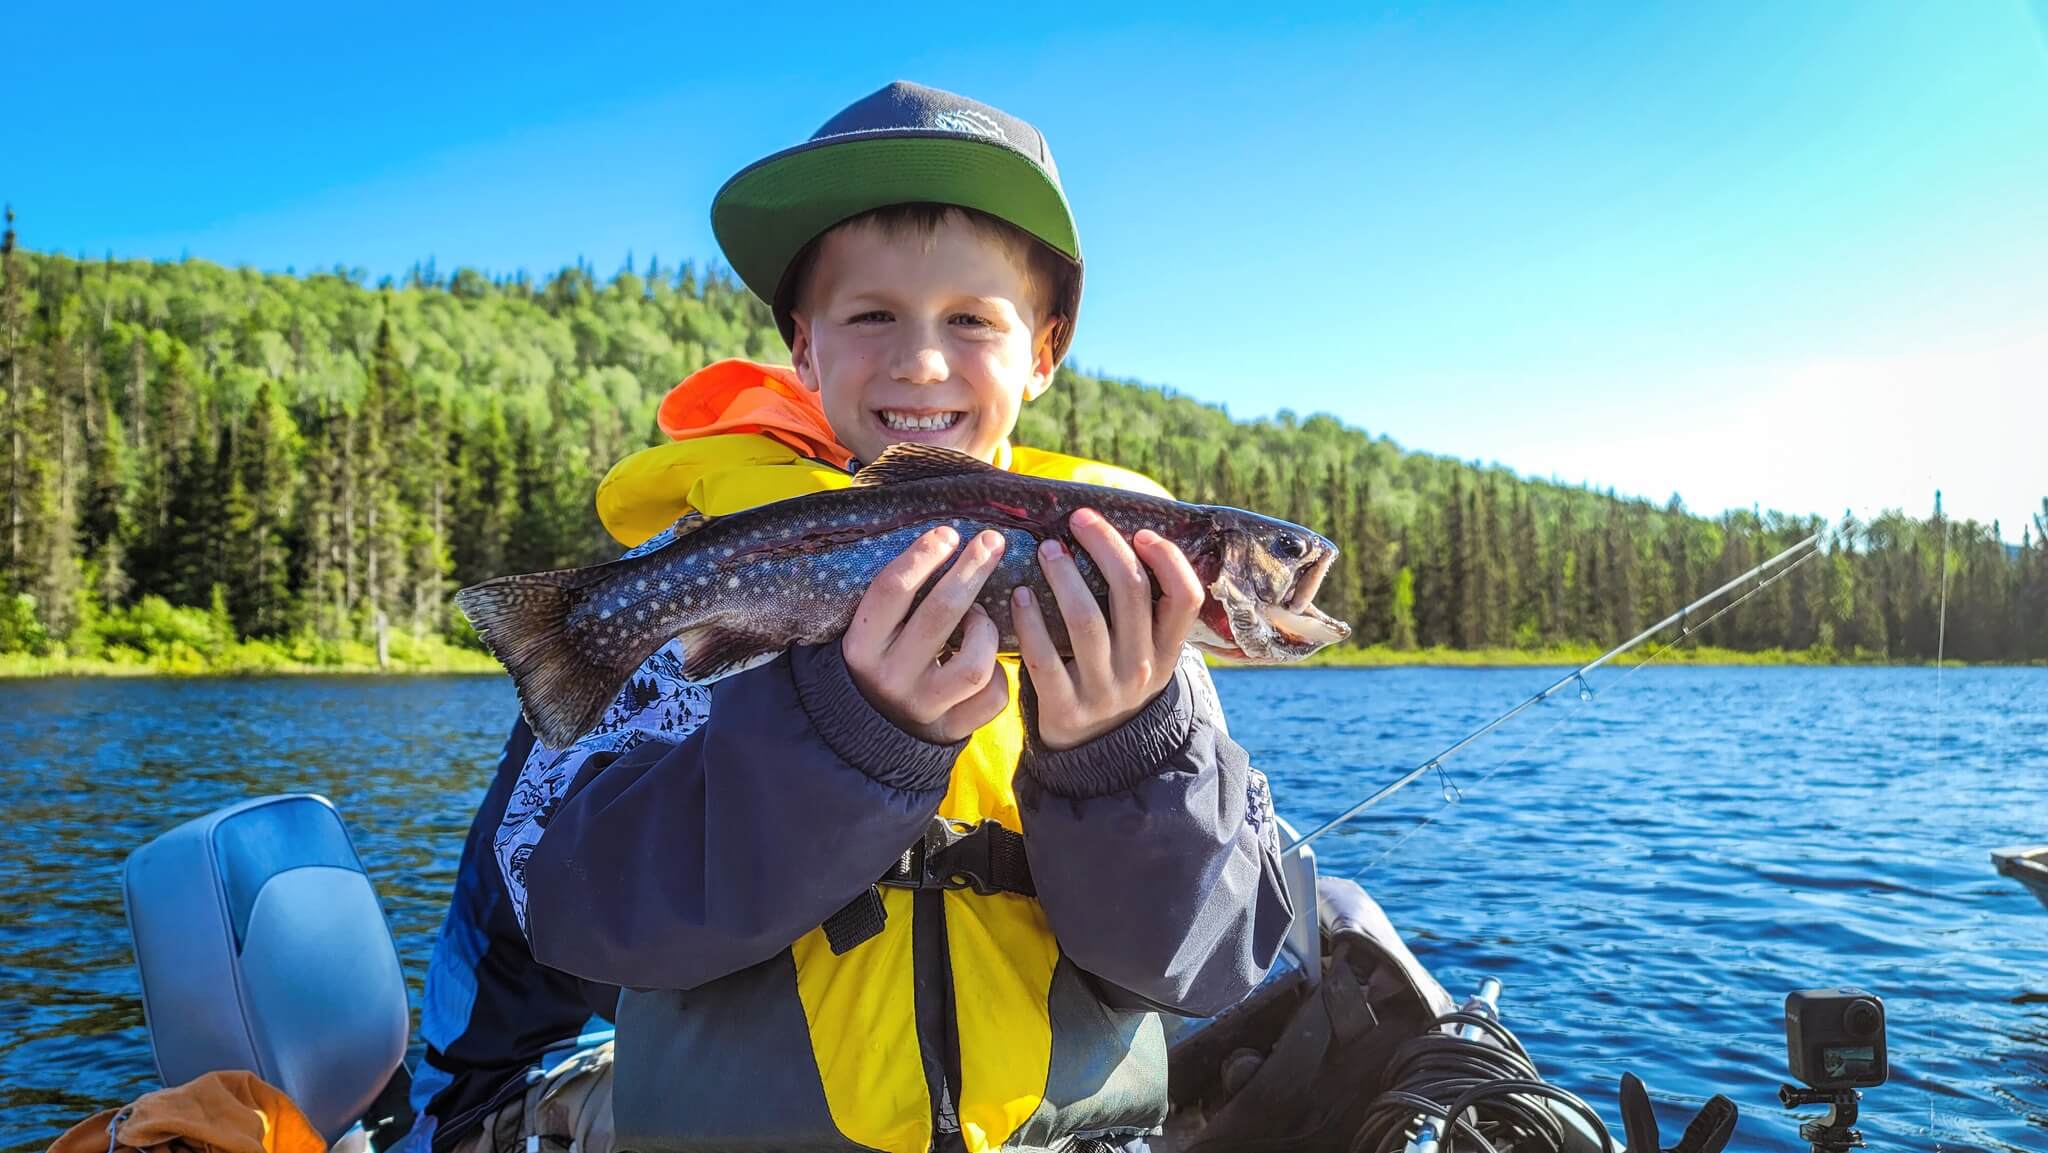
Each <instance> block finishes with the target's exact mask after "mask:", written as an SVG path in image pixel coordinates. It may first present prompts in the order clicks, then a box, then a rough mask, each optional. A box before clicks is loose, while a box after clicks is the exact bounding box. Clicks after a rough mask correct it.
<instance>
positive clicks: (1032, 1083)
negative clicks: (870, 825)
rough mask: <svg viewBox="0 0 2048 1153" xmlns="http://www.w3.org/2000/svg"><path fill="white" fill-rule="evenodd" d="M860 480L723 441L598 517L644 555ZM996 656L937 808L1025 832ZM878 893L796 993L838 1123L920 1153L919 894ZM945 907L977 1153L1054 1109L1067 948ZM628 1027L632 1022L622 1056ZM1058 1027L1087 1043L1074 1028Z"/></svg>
mask: <svg viewBox="0 0 2048 1153" xmlns="http://www.w3.org/2000/svg"><path fill="white" fill-rule="evenodd" d="M749 367H750V368H756V367H758V366H749ZM997 463H998V464H999V465H1001V466H1002V467H1005V468H1007V469H1008V470H1010V471H1012V472H1016V473H1020V474H1023V475H1026V476H1037V477H1047V478H1053V479H1060V480H1078V481H1084V482H1087V483H1090V484H1099V485H1107V486H1111V487H1115V488H1122V489H1128V490H1132V491H1137V492H1144V493H1149V494H1154V495H1161V496H1164V495H1166V493H1165V490H1164V489H1162V488H1161V487H1160V486H1159V485H1158V484H1156V483H1155V482H1153V481H1151V480H1149V479H1147V478H1146V477H1144V476H1141V475H1139V474H1137V473H1134V472H1131V471H1129V470H1127V469H1122V468H1118V467H1116V466H1114V465H1109V464H1103V463H1100V462H1097V461H1090V460H1084V459H1081V458H1078V457H1072V456H1066V455H1063V454H1060V453H1056V452H1047V451H1045V450H1042V449H1034V448H1026V447H1021V446H1018V447H1008V446H1006V447H1005V448H1004V449H1003V451H1002V452H1001V453H999V456H998V461H997ZM851 481H852V477H851V476H850V474H848V473H847V472H845V471H843V470H841V469H839V468H837V467H834V466H833V465H831V464H827V463H823V462H821V461H819V460H817V459H815V458H813V457H810V456H807V455H805V454H804V453H803V452H801V451H799V450H798V448H797V447H794V446H792V444H790V443H787V441H786V440H785V439H778V438H771V437H770V436H767V435H763V434H761V433H755V432H745V433H725V434H716V435H709V436H696V437H693V438H692V439H688V440H681V441H677V442H673V443H669V444H663V445H658V446H656V447H653V448H649V449H645V450H643V451H641V452H638V453H635V454H633V455H632V456H629V457H627V458H626V459H625V460H623V461H621V462H620V463H619V464H618V465H617V466H616V467H614V468H613V469H612V470H611V472H610V474H609V475H607V476H606V477H605V479H604V481H603V483H602V485H601V486H600V488H599V490H598V495H597V507H598V512H599V515H600V517H601V518H602V520H603V521H604V524H605V527H606V529H607V530H608V531H610V532H611V534H612V535H613V536H614V537H616V538H617V539H618V540H619V541H620V542H621V543H623V544H627V545H637V544H640V543H642V542H643V541H645V540H647V539H648V538H649V537H652V536H653V535H654V534H655V533H657V532H659V531H661V530H662V529H663V528H666V527H668V525H670V524H671V523H673V522H674V521H675V519H676V518H677V517H678V516H680V515H681V514H683V513H684V512H686V511H695V512H699V513H703V514H706V515H709V516H721V515H726V514H730V513H734V512H739V511H742V510H745V509H749V508H753V507H756V506H758V505H761V504H766V503H768V502H770V501H775V500H782V499H785V498H788V497H792V496H798V495H802V494H805V493H812V492H818V491H822V490H825V489H833V488H842V487H845V486H847V485H849V484H850V483H851ZM1000 660H1001V667H1002V672H1003V675H1004V676H1005V677H1006V678H1007V679H1008V680H1009V682H1010V705H1009V707H1008V708H1006V709H1005V710H1004V711H1003V713H1002V714H1001V715H1000V716H998V717H997V718H996V719H995V720H993V721H991V722H990V723H988V724H987V725H984V726H983V727H982V728H980V729H979V730H977V731H976V732H975V733H974V735H973V736H972V737H971V738H970V739H969V740H968V742H967V745H966V748H965V749H964V750H963V751H962V752H961V754H960V756H959V759H958V760H957V761H955V762H954V765H953V770H952V779H951V783H950V787H949V788H948V790H947V793H946V796H945V798H944V800H943V801H942V802H941V803H940V805H939V810H938V811H939V815H940V816H941V817H943V818H946V819H948V820H951V821H958V822H965V823H966V824H968V825H979V824H980V823H981V822H983V821H994V822H997V823H999V824H1001V825H1002V826H1003V827H1004V828H1007V829H1009V830H1011V831H1012V832H1016V833H1020V834H1021V833H1022V832H1023V826H1022V823H1021V821H1020V819H1019V816H1018V809H1017V798H1016V794H1015V792H1014V791H1013V787H1012V779H1013V777H1014V776H1015V774H1016V771H1017V761H1018V757H1019V756H1020V754H1021V753H1022V751H1023V747H1024V727H1023V719H1022V716H1021V715H1020V713H1019V711H1018V704H1017V702H1018V684H1017V676H1018V665H1017V661H1016V659H1015V658H1014V657H1008V656H1006V657H1002V658H1000ZM863 879H864V878H863ZM880 893H881V898H882V901H883V904H884V909H885V911H886V914H887V916H886V920H885V922H884V927H883V929H882V931H881V932H880V933H879V934H878V935H876V936H875V937H873V938H872V939H869V940H867V941H865V942H864V943H862V944H860V945H859V946H857V947H855V948H853V949H851V950H849V951H847V952H846V953H844V954H840V955H835V954H834V953H833V951H832V949H831V947H830V946H829V944H828V943H827V941H826V938H825V934H824V931H823V929H822V928H819V929H814V930H812V931H811V932H809V933H808V934H806V935H805V936H804V937H803V938H801V939H800V940H798V941H797V942H796V943H795V944H794V945H793V946H792V947H791V950H790V952H791V955H792V957H793V959H794V963H795V970H796V987H797V994H798V997H799V998H800V1000H801V1002H802V1006H803V1016H804V1020H805V1022H806V1024H807V1026H808V1032H809V1036H810V1045H811V1056H812V1057H813V1058H814V1059H815V1061H816V1064H817V1072H818V1078H819V1081H820V1083H821V1084H822V1088H823V1093H824V1100H825V1104H826V1106H827V1107H828V1108H829V1110H830V1115H831V1123H832V1125H833V1127H834V1128H836V1129H837V1130H838V1132H839V1134H840V1135H842V1136H843V1137H844V1138H845V1139H847V1140H849V1141H851V1142H853V1143H855V1144H858V1145H860V1146H864V1147H867V1148H871V1149H880V1150H888V1151H891V1153H924V1151H925V1150H927V1149H929V1148H930V1147H931V1145H932V1140H933V1124H932V1118H933V1115H934V1102H933V1100H932V1096H931V1093H930V1090H929V1086H928V1082H927V1078H926V1073H925V1068H924V1062H923V1061H921V1060H920V1044H919V1032H918V1025H917V1015H916V996H915V987H914V982H915V980H916V974H915V971H914V964H913V950H912V941H913V925H914V922H915V917H914V915H913V901H914V900H915V899H916V898H918V897H920V896H924V895H925V894H921V893H919V892H918V891H916V890H911V889H904V888H883V889H881V890H880ZM941 895H942V896H943V899H944V902H945V903H944V916H943V922H944V931H945V947H946V954H947V957H948V959H949V961H950V965H949V966H948V968H949V969H950V973H951V979H952V981H953V994H954V995H953V997H952V1001H953V1004H954V1006H955V1014H954V1017H955V1020H954V1024H955V1028H956V1029H957V1033H958V1038H959V1063H960V1069H959V1074H960V1084H959V1085H957V1086H954V1087H952V1092H953V1093H954V1094H955V1098H956V1099H955V1100H954V1101H952V1102H951V1104H952V1106H953V1108H954V1110H955V1111H956V1114H957V1118H958V1121H959V1127H960V1133H961V1138H962V1140H963V1142H964V1143H965V1145H966V1147H967V1148H968V1149H969V1150H972V1151H976V1153H979V1151H981V1150H993V1149H999V1148H1002V1147H1003V1146H1004V1145H1005V1144H1006V1143H1009V1142H1011V1141H1012V1138H1013V1135H1014V1134H1016V1133H1018V1131H1019V1128H1020V1126H1022V1125H1024V1124H1025V1122H1026V1121H1027V1119H1030V1118H1032V1117H1033V1115H1034V1113H1039V1114H1041V1115H1042V1113H1043V1109H1042V1107H1047V1106H1048V1102H1047V1101H1046V1093H1047V1085H1048V1082H1049V1076H1050V1073H1051V1065H1052V1062H1053V1060H1054V1050H1055V1044H1054V1032H1055V1029H1054V1021H1053V1017H1054V1014H1055V1011H1056V1010H1055V1007H1054V1006H1055V1003H1056V1002H1061V1001H1063V1000H1068V1001H1070V1000H1072V997H1071V995H1070V994H1062V995H1061V996H1059V997H1056V996H1055V995H1054V991H1053V990H1054V978H1055V969H1056V967H1057V966H1058V965H1059V963H1060V955H1059V948H1058V945H1057V943H1056V942H1055V941H1054V938H1053V934H1052V930H1051V928H1050V927H1049V925H1048V924H1047V921H1046V917H1045V913H1044V911H1043V910H1042V909H1041V908H1040V906H1039V904H1038V902H1037V900H1036V899H1034V898H1031V897H1026V896H1023V895H1020V894H1017V893H1009V892H996V893H989V894H981V893H976V892H974V891H973V890H972V889H951V890H947V891H945V892H944V893H943V894H941ZM1089 1011H1090V1012H1091V1013H1094V1014H1097V1015H1099V1014H1100V1012H1101V1011H1100V1010H1099V1009H1098V1008H1096V1007H1093V1006H1091V1007H1090V1009H1089ZM627 1027H628V1026H627V1023H626V1022H625V1021H624V1019H623V1018H622V1022H621V1030H622V1049H621V1059H622V1060H623V1059H624V1054H625V1052H626V1048H625V1046H624V1044H623V1033H624V1030H625V1029H626V1028H627ZM1088 1027H1094V1025H1093V1023H1092V1022H1091V1023H1088ZM1062 1029H1063V1030H1064V1031H1065V1032H1067V1033H1070V1034H1072V1033H1077V1032H1079V1028H1078V1027H1076V1026H1072V1025H1062ZM1069 1043H1070V1044H1071V1043H1072V1042H1071V1041H1070V1042H1069ZM1161 1091H1162V1092H1163V1085H1162V1086H1161ZM768 1107H769V1108H773V1107H774V1106H773V1105H770V1106H768Z"/></svg>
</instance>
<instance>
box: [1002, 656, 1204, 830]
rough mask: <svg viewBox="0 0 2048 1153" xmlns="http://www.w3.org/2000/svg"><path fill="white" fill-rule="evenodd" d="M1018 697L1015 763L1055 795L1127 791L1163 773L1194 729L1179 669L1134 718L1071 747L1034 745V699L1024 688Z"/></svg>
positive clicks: (1190, 695) (1191, 699)
mask: <svg viewBox="0 0 2048 1153" xmlns="http://www.w3.org/2000/svg"><path fill="white" fill-rule="evenodd" d="M1027 683H1028V682H1027ZM1023 696H1024V700H1023V702H1022V704H1023V709H1024V756H1023V758H1022V762H1021V765H1020V767H1021V768H1022V769H1023V770H1024V771H1025V772H1026V773H1028V774H1029V775H1030V777H1031V779H1032V780H1034V781H1036V782H1037V783H1038V785H1039V786H1040V787H1041V788H1043V789H1044V790H1045V791H1046V792H1048V793H1050V794H1052V795H1054V796H1057V797H1067V798H1071V799H1074V800H1085V799H1087V798H1089V797H1104V796H1109V795H1111V794H1114V793H1122V792H1127V791H1129V790H1130V789H1132V788H1134V787H1136V786H1137V784H1138V782H1140V781H1142V780H1144V779H1146V778H1147V777H1153V776H1157V775H1158V774H1159V773H1160V772H1161V771H1163V770H1164V769H1165V767H1166V764H1167V762H1168V761H1169V760H1171V759H1172V758H1173V757H1174V755H1175V754H1177V753H1179V752H1180V751H1181V750H1182V749H1184V748H1186V747H1187V743H1188V739H1189V737H1190V736H1191V735H1192V734H1193V732H1194V724H1195V709H1194V694H1193V693H1190V692H1189V691H1188V687H1187V672H1186V670H1184V669H1177V670H1175V671H1174V674H1173V679H1172V680H1170V681H1168V682H1166V687H1165V688H1164V689H1161V690H1160V692H1159V695H1158V696H1156V697H1153V698H1152V700H1151V703H1149V704H1147V705H1146V706H1145V707H1144V708H1143V709H1142V710H1140V711H1139V713H1138V715H1137V716H1134V717H1132V718H1131V719H1130V720H1128V721H1125V722H1124V723H1123V724H1121V725H1119V726H1117V727H1116V728H1114V729H1111V730H1110V731H1109V732H1106V733H1104V734H1102V735H1101V736H1099V737H1097V738H1095V739H1094V740H1092V741H1089V742H1087V743H1085V744H1079V745H1075V746H1074V747H1073V748H1071V749H1048V748H1046V747H1045V746H1043V745H1041V744H1039V743H1038V735H1037V734H1038V699H1037V696H1036V694H1034V693H1032V692H1030V691H1029V690H1028V689H1027V690H1026V691H1025V692H1024V694H1023Z"/></svg>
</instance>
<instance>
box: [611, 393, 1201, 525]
mask: <svg viewBox="0 0 2048 1153" xmlns="http://www.w3.org/2000/svg"><path fill="white" fill-rule="evenodd" d="M660 423H661V431H662V432H664V433H666V434H668V435H669V436H670V437H672V438H673V439H672V440H671V441H670V442H669V443H667V444H658V445H655V446H654V447H652V448H643V449H641V450H640V451H638V452H636V453H633V454H632V455H630V456H628V457H626V458H625V459H624V460H621V461H619V462H618V463H617V464H615V465H613V466H612V469H611V471H610V472H609V473H607V474H606V475H605V478H604V480H603V482H602V483H600V484H599V485H598V486H597V515H598V518H599V519H600V520H602V521H603V522H604V527H605V529H606V530H607V531H609V532H610V533H611V534H612V537H613V538H614V539H616V540H617V541H618V542H619V543H620V544H624V545H627V546H633V545H638V544H640V543H642V542H644V541H646V540H647V539H648V538H649V537H652V536H653V535H654V534H655V533H658V532H660V531H661V530H662V529H665V528H667V527H668V526H669V525H671V524H674V523H675V519H676V518H677V517H678V516H681V515H682V514H683V513H685V512H689V511H692V510H694V511H696V512H700V513H703V514H704V515H706V516H729V515H731V514H732V513H736V512H739V511H741V510H744V509H749V508H754V507H756V506H758V505H762V504H766V503H768V502H769V501H774V500H784V499H787V498H789V497H793V496H803V495H805V494H807V493H813V492H819V491H822V490H825V489H833V488H844V487H846V486H847V485H849V484H852V483H853V477H852V476H850V475H848V473H847V469H848V468H850V467H851V465H852V463H853V454H852V452H850V451H849V450H848V449H847V448H846V446H845V445H842V444H840V443H839V441H838V439H837V438H836V437H834V436H833V435H832V426H831V425H830V424H829V423H827V422H826V420H825V410H824V408H823V407H822V406H820V405H819V403H818V398H817V396H816V395H814V394H813V393H812V392H811V391H810V390H809V389H806V388H805V387H804V386H803V385H802V383H800V382H799V381H798V380H797V378H796V373H795V372H794V371H792V370H790V369H787V368H783V367H780V366H777V365H767V364H755V363H753V362H752V361H746V360H721V361H719V362H718V363H717V364H714V365H711V366H709V367H707V368H704V369H702V370H700V371H698V372H695V373H692V374H691V375H690V376H689V378H688V379H686V380H684V381H683V382H682V383H681V384H679V385H677V386H675V388H674V389H672V390H670V392H669V394H668V396H667V397H665V398H663V400H662V402H661V410H660ZM991 463H993V464H994V465H995V466H996V467H997V468H1001V469H1007V470H1009V471H1011V472H1015V473H1020V474H1023V475H1025V476H1042V477H1048V478H1051V479H1055V480H1077V481H1081V482H1084V483H1087V484H1100V485H1106V486H1108V487H1111V488H1121V489H1128V490H1131V491H1133V492H1146V493H1152V494H1155V495H1159V496H1165V495H1166V490H1165V489H1163V488H1161V487H1159V485H1158V484H1157V483H1156V482H1154V481H1152V480H1151V479H1149V478H1147V477H1144V476H1140V475H1139V474H1137V473H1135V472H1131V471H1129V470H1127V469H1121V468H1118V467H1116V466H1115V465H1111V464H1103V463H1101V462H1099V461H1092V460H1083V459H1081V458H1079V457H1072V456H1067V455H1065V454H1062V453H1057V452H1049V451H1047V450H1045V449H1037V448H1029V447H1024V446H1021V445H1011V444H1010V443H1009V442H1008V441H1005V442H1003V444H1002V445H1001V446H1000V447H999V448H998V450H997V452H996V459H995V460H994V461H993V462H991Z"/></svg>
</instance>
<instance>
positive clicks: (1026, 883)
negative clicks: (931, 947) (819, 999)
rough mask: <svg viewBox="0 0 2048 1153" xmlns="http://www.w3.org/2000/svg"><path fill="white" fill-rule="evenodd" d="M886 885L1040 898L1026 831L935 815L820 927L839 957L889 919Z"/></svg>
mask: <svg viewBox="0 0 2048 1153" xmlns="http://www.w3.org/2000/svg"><path fill="white" fill-rule="evenodd" d="M883 885H887V886H889V887H890V888H894V889H933V890H945V889H972V890H974V891H975V892H977V893H979V894H981V895H982V896H988V895H989V894H991V893H1016V894H1019V895H1021V896H1025V897H1036V896H1038V886H1037V885H1036V884H1034V883H1033V882H1032V880H1031V861H1030V859H1029V858H1028V857H1026V856H1025V854H1024V837H1023V836H1022V835H1021V834H1019V833H1015V832H1012V831H1010V830H1009V829H1007V828H1004V827H1003V826H1002V825H1001V824H1000V823H998V822H996V821H983V822H981V823H980V824H978V825H977V824H971V823H969V822H967V821H952V820H947V819H946V818H945V817H933V818H932V819H931V823H930V824H928V825H926V826H925V830H924V836H922V837H919V838H918V839H917V840H916V841H915V842H913V843H912V844H911V846H910V847H909V848H908V849H905V850H903V856H901V857H900V858H898V859H897V861H896V863H895V864H894V865H891V866H890V867H889V871H888V872H886V873H883V874H882V875H881V876H880V877H878V878H876V879H875V883H874V884H872V885H869V886H868V887H867V889H866V890H865V891H864V892H862V893H861V894H860V895H859V896H857V897H855V898H854V899H853V900H851V901H849V902H847V905H846V907H845V908H843V909H841V910H839V911H838V912H837V913H834V914H833V915H832V916H831V917H829V918H827V919H826V920H825V923H824V924H823V925H821V926H820V928H822V929H824V931H825V940H826V943H827V944H829V945H830V946H831V947H832V952H833V953H834V954H835V955H838V954H843V953H845V952H847V951H848V950H850V949H852V948H854V947H855V946H856V945H859V944H861V943H862V942H864V941H867V940H870V939H871V938H873V937H874V936H875V934H877V933H880V932H881V931H882V928H883V926H884V925H885V924H886V923H887V921H888V917H889V914H888V910H887V909H885V908H884V907H883V905H882V889H881V887H882V886H883Z"/></svg>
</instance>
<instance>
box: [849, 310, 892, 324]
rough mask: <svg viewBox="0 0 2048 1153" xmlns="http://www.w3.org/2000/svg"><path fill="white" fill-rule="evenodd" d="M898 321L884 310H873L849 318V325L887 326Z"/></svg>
mask: <svg viewBox="0 0 2048 1153" xmlns="http://www.w3.org/2000/svg"><path fill="white" fill-rule="evenodd" d="M894 319H896V318H895V317H893V316H891V315H889V314H888V312H886V311H884V310H883V309H879V308H877V309H873V310H871V311H868V312H863V313H859V314H857V315H854V316H850V317H848V318H847V320H846V323H848V324H886V323H888V322H889V321H892V320H894Z"/></svg>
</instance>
